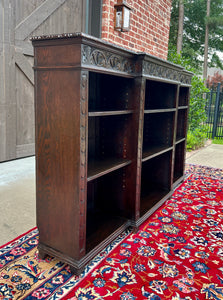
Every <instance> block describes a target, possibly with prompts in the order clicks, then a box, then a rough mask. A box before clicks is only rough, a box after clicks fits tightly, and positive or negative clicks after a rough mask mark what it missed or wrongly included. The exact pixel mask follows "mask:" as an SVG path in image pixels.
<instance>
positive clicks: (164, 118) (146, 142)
mask: <svg viewBox="0 0 223 300" xmlns="http://www.w3.org/2000/svg"><path fill="white" fill-rule="evenodd" d="M174 116H175V113H174V112H166V113H156V114H146V115H145V117H144V129H143V150H144V151H146V150H148V149H149V148H153V147H157V148H159V147H162V146H165V147H171V146H172V145H173V132H174Z"/></svg>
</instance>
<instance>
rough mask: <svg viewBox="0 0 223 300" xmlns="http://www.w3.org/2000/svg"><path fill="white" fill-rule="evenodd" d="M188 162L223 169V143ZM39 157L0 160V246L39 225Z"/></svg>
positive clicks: (190, 157)
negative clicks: (36, 198)
mask: <svg viewBox="0 0 223 300" xmlns="http://www.w3.org/2000/svg"><path fill="white" fill-rule="evenodd" d="M186 162H187V163H191V164H198V165H203V166H209V167H214V168H220V169H223V145H214V144H211V145H208V146H206V147H204V148H202V149H200V150H198V151H192V152H189V153H187V156H186ZM35 205H36V204H35V157H34V156H32V157H28V158H24V159H18V160H13V161H9V162H3V163H0V216H1V217H0V245H3V244H5V243H7V242H9V241H11V240H12V239H14V238H16V237H17V236H19V235H21V234H23V233H25V232H26V231H28V230H30V229H32V228H33V227H35V226H36V209H35Z"/></svg>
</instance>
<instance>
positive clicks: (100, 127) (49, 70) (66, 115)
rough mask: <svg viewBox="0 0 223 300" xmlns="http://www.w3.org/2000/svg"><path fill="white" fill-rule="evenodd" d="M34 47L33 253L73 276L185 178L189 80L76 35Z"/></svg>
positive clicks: (41, 40) (168, 67)
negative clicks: (56, 262) (62, 264)
mask: <svg viewBox="0 0 223 300" xmlns="http://www.w3.org/2000/svg"><path fill="white" fill-rule="evenodd" d="M32 43H33V46H34V58H35V60H34V71H35V115H36V121H35V124H36V126H35V128H36V206H37V226H38V229H39V245H38V249H39V255H40V257H44V256H45V255H46V254H49V255H52V256H56V257H58V258H59V259H60V260H61V261H63V262H65V263H68V264H69V265H70V266H71V269H72V270H73V272H74V273H76V274H79V273H80V272H81V271H82V269H83V268H84V266H85V265H86V264H87V263H88V262H89V261H90V260H91V259H92V258H93V257H94V256H95V255H96V254H97V253H98V252H99V251H101V250H102V249H103V248H104V247H105V246H106V245H108V243H110V242H111V241H112V240H113V239H114V238H116V237H117V236H118V235H119V234H120V233H121V232H123V230H125V229H126V228H127V227H129V226H133V227H135V228H136V229H137V227H138V226H139V225H140V224H141V223H142V222H143V221H144V220H146V218H147V217H148V216H149V215H150V214H151V213H152V212H154V211H155V210H156V209H157V208H158V207H159V206H160V205H161V204H162V203H163V202H164V201H165V200H166V199H167V198H168V197H170V195H171V194H172V193H173V190H174V188H176V187H177V185H178V184H179V183H180V182H181V181H182V180H183V178H184V161H185V145H186V131H187V116H188V102H189V92H190V82H191V76H192V73H189V72H186V71H185V70H184V69H183V68H182V67H180V66H177V65H174V64H171V63H168V62H167V61H164V60H160V59H158V58H155V57H153V56H150V55H147V54H144V53H140V54H137V53H135V52H131V51H127V50H125V49H123V48H120V47H117V46H114V45H112V44H109V43H107V42H104V41H102V40H99V39H96V38H93V37H91V36H88V35H85V34H82V33H76V34H64V35H60V36H57V35H52V36H45V37H44V36H43V37H34V38H33V39H32Z"/></svg>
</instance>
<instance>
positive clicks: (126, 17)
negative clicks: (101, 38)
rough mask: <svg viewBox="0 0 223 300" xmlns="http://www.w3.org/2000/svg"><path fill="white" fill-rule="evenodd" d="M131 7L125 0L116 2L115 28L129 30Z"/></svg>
mask: <svg viewBox="0 0 223 300" xmlns="http://www.w3.org/2000/svg"><path fill="white" fill-rule="evenodd" d="M130 11H131V8H130V6H128V5H127V4H126V2H125V1H124V0H118V3H117V4H115V30H118V31H129V29H130Z"/></svg>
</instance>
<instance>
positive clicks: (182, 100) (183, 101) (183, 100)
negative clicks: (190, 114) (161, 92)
mask: <svg viewBox="0 0 223 300" xmlns="http://www.w3.org/2000/svg"><path fill="white" fill-rule="evenodd" d="M188 102H189V88H188V87H180V93H179V104H178V105H179V106H187V105H188Z"/></svg>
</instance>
